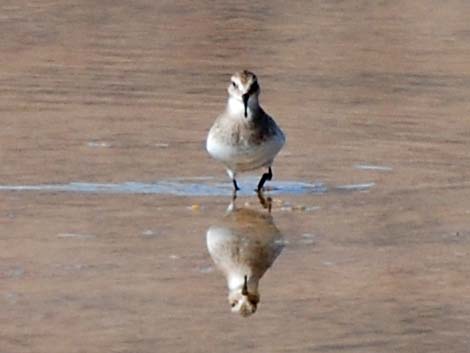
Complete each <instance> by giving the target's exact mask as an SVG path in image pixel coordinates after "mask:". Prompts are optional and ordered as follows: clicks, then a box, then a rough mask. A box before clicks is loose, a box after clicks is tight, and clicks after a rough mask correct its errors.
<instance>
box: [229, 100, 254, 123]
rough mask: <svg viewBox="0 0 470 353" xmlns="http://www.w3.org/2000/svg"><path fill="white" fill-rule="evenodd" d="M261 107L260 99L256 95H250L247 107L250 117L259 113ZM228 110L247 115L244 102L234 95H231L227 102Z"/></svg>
mask: <svg viewBox="0 0 470 353" xmlns="http://www.w3.org/2000/svg"><path fill="white" fill-rule="evenodd" d="M260 109H261V107H260V106H259V103H258V99H257V98H256V97H250V99H249V100H248V107H247V114H248V118H250V117H252V116H253V115H255V114H257V113H258V112H259V110H260ZM227 111H228V112H229V113H230V115H234V116H242V117H244V116H245V106H244V104H243V102H242V101H240V100H238V99H237V98H234V97H229V99H228V102H227Z"/></svg>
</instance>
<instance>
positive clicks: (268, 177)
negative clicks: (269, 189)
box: [257, 167, 273, 192]
mask: <svg viewBox="0 0 470 353" xmlns="http://www.w3.org/2000/svg"><path fill="white" fill-rule="evenodd" d="M272 178H273V172H272V170H271V167H269V168H268V172H267V173H264V174H263V176H262V177H261V179H260V180H259V183H258V188H257V191H258V192H260V191H261V189H262V188H263V186H264V183H265V182H266V180H271V179H272Z"/></svg>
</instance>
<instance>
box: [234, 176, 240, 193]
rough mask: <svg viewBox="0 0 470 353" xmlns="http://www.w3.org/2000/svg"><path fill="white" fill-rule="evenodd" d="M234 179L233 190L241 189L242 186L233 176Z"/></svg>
mask: <svg viewBox="0 0 470 353" xmlns="http://www.w3.org/2000/svg"><path fill="white" fill-rule="evenodd" d="M232 181H233V190H234V191H235V192H237V191H238V190H240V188H239V187H238V184H237V181H236V180H235V178H233V179H232Z"/></svg>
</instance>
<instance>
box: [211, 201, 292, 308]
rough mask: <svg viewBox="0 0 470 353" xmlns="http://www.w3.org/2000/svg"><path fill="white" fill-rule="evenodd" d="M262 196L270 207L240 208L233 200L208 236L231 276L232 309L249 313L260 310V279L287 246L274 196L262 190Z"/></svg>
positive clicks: (216, 259)
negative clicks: (275, 217)
mask: <svg viewBox="0 0 470 353" xmlns="http://www.w3.org/2000/svg"><path fill="white" fill-rule="evenodd" d="M259 199H260V203H261V205H262V206H263V207H264V208H267V210H268V211H257V210H254V209H249V208H237V207H236V206H235V200H233V201H232V203H231V204H230V205H229V207H228V209H227V213H226V214H225V216H224V217H223V218H222V219H221V220H220V222H219V223H218V224H216V225H213V226H211V227H210V228H209V229H208V230H207V237H206V240H207V248H208V250H209V253H210V255H211V257H212V260H213V261H214V263H215V265H216V266H217V268H219V270H220V271H222V272H223V274H224V275H225V278H226V280H227V286H228V290H229V295H228V301H229V304H230V306H231V310H232V312H235V313H239V314H240V315H242V316H245V317H246V316H250V315H252V314H253V313H255V312H256V309H257V306H258V303H259V301H260V294H259V291H258V285H259V281H260V279H261V277H263V275H264V273H265V272H266V271H267V269H268V268H269V267H271V265H272V264H273V262H274V260H275V259H276V258H277V257H278V256H279V254H280V253H281V251H282V248H283V247H284V241H283V236H282V234H281V232H280V231H279V229H278V228H277V227H276V225H275V224H274V222H273V218H272V215H271V213H270V210H271V200H270V199H268V200H266V199H265V198H264V197H263V196H262V195H261V194H259Z"/></svg>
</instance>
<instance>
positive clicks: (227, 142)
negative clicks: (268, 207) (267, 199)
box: [206, 70, 285, 192]
mask: <svg viewBox="0 0 470 353" xmlns="http://www.w3.org/2000/svg"><path fill="white" fill-rule="evenodd" d="M228 93H229V97H228V102H227V107H226V109H225V111H224V112H223V113H222V114H221V115H219V117H218V118H217V119H216V121H215V122H214V125H212V127H211V129H210V131H209V135H208V136H207V142H206V148H207V151H208V152H209V154H210V155H211V156H212V157H213V158H214V159H216V160H218V161H220V162H222V163H223V164H224V165H225V167H226V169H227V173H228V175H229V176H230V178H231V179H232V182H233V187H234V192H236V191H237V190H239V187H238V184H237V181H236V179H235V177H236V175H237V173H238V172H245V171H250V170H254V169H258V168H262V167H266V168H268V172H267V173H264V174H263V176H262V177H261V179H260V181H259V183H258V187H257V191H258V192H260V191H261V190H262V188H263V185H264V183H265V182H266V180H271V178H272V176H273V174H272V169H271V166H272V163H273V160H274V157H276V155H277V154H278V152H279V151H280V150H281V148H282V146H283V145H284V142H285V136H284V133H283V132H282V130H281V129H280V128H279V127H278V126H277V125H276V122H275V121H274V120H273V118H271V117H270V116H269V115H268V114H266V113H265V112H264V110H263V108H261V106H260V105H259V103H258V97H259V94H260V87H259V85H258V80H257V79H256V75H255V74H254V73H252V72H249V71H246V70H245V71H241V72H237V73H235V74H234V75H233V76H232V78H231V82H230V85H229V86H228Z"/></svg>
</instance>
